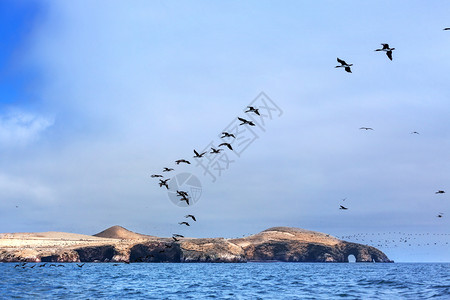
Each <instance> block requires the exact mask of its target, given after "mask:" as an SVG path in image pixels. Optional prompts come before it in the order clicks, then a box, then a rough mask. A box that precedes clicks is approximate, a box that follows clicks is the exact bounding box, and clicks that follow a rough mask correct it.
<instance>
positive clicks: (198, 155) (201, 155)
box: [194, 149, 206, 158]
mask: <svg viewBox="0 0 450 300" xmlns="http://www.w3.org/2000/svg"><path fill="white" fill-rule="evenodd" d="M194 154H195V156H194V157H196V158H202V157H203V155H205V154H206V151H205V152H202V153H200V154H199V153H198V152H197V151H195V149H194Z"/></svg>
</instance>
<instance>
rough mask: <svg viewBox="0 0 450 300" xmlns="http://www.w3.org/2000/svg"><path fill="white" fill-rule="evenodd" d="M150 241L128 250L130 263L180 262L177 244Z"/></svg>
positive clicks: (179, 250)
mask: <svg viewBox="0 0 450 300" xmlns="http://www.w3.org/2000/svg"><path fill="white" fill-rule="evenodd" d="M167 245H168V246H170V247H166V244H165V243H162V242H159V241H152V242H147V243H143V244H137V245H134V246H133V247H132V248H131V249H130V259H129V261H130V262H180V261H181V249H180V245H179V244H175V243H172V244H167Z"/></svg>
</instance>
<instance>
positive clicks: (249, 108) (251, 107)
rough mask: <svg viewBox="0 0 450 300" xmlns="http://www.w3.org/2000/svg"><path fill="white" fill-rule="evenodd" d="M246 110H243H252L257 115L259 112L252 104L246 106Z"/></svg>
mask: <svg viewBox="0 0 450 300" xmlns="http://www.w3.org/2000/svg"><path fill="white" fill-rule="evenodd" d="M247 108H248V110H246V111H245V112H246V113H248V112H253V113H255V114H257V115H258V116H260V115H261V114H260V113H259V109H257V108H254V107H253V106H247Z"/></svg>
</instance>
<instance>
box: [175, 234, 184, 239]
mask: <svg viewBox="0 0 450 300" xmlns="http://www.w3.org/2000/svg"><path fill="white" fill-rule="evenodd" d="M172 236H174V237H180V238H184V235H181V234H176V233H174V234H172Z"/></svg>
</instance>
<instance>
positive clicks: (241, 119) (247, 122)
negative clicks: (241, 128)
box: [238, 117, 256, 126]
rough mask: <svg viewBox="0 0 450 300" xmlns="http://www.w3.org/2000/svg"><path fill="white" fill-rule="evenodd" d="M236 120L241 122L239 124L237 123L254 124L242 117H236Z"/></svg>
mask: <svg viewBox="0 0 450 300" xmlns="http://www.w3.org/2000/svg"><path fill="white" fill-rule="evenodd" d="M238 120H239V121H241V122H242V123H241V124H239V125H244V124H248V125H250V126H256V125H255V123H253V122H252V121H249V120H246V119H244V118H239V117H238Z"/></svg>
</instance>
